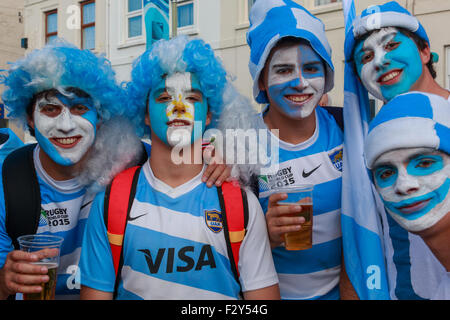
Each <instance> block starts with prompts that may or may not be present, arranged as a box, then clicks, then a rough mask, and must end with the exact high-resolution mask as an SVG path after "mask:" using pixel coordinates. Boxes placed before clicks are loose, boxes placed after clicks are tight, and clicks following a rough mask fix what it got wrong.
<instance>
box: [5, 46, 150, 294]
mask: <svg viewBox="0 0 450 320" xmlns="http://www.w3.org/2000/svg"><path fill="white" fill-rule="evenodd" d="M1 83H2V84H3V85H4V86H5V91H4V93H3V96H2V100H3V101H4V103H5V105H6V107H7V110H8V111H9V118H10V119H13V120H15V121H18V122H19V124H21V125H22V127H23V128H24V129H25V128H27V127H28V129H29V131H30V133H31V134H32V135H33V136H34V137H35V138H36V140H37V144H32V145H28V146H25V147H23V148H20V149H17V150H15V151H14V152H12V153H11V154H9V156H8V157H7V158H6V159H5V162H4V165H3V170H2V176H3V181H2V182H3V183H2V191H1V192H0V197H1V199H2V200H1V201H0V222H1V223H0V267H1V269H0V298H6V297H7V296H9V295H13V294H15V293H24V294H27V295H38V296H39V295H40V294H41V293H42V288H41V285H40V284H41V283H42V282H46V281H48V277H47V276H46V274H47V270H43V269H46V268H42V267H39V266H37V265H34V264H33V262H36V261H39V260H40V259H41V258H44V257H45V256H46V255H50V254H54V253H53V252H50V253H49V252H46V251H42V252H38V253H36V254H33V255H32V254H29V253H25V252H21V251H18V250H17V249H18V239H17V238H18V237H19V236H20V235H22V234H25V233H24V232H26V233H32V234H34V233H36V234H46V235H52V234H57V235H58V236H61V237H63V238H64V242H63V244H62V248H61V263H62V266H60V267H59V268H58V284H57V287H56V297H57V298H58V297H65V298H71V297H73V298H76V297H78V296H79V285H77V284H76V283H73V281H69V280H68V279H69V278H70V279H72V278H73V273H74V272H75V271H76V268H77V265H78V259H79V254H80V247H81V239H82V236H83V234H84V227H85V224H86V220H87V216H88V213H89V208H90V203H91V202H92V198H93V192H88V190H89V189H90V188H92V190H90V191H93V190H98V189H99V188H100V187H102V186H106V184H107V183H108V182H109V180H110V179H111V178H112V176H113V175H114V174H115V173H117V172H119V171H121V170H123V169H124V168H125V167H127V166H128V165H131V164H132V163H134V162H136V161H137V159H139V156H140V153H141V152H142V149H143V147H142V144H141V142H140V140H139V139H138V137H137V136H136V134H135V131H134V128H133V125H132V122H131V121H130V120H128V119H127V117H125V116H124V115H126V116H129V117H130V119H132V114H133V110H131V109H127V107H126V104H125V95H124V92H123V90H122V89H121V88H120V86H118V85H117V84H116V81H115V76H114V71H113V70H112V68H111V65H110V63H109V61H108V60H106V59H105V58H104V57H103V56H97V55H95V54H94V53H92V52H91V51H90V50H80V49H78V48H77V47H75V46H73V45H72V44H69V43H67V42H66V41H64V40H62V39H58V40H56V41H55V42H52V44H48V45H46V46H45V47H44V48H42V49H38V50H34V51H32V52H31V53H29V54H28V55H27V56H25V57H24V58H22V59H20V60H18V61H16V62H15V63H12V64H11V67H10V69H9V70H7V71H6V72H4V73H3V75H2V76H1ZM3 191H4V192H3ZM23 205H25V207H24V206H23ZM13 249H16V250H13ZM28 297H30V296H28Z"/></svg>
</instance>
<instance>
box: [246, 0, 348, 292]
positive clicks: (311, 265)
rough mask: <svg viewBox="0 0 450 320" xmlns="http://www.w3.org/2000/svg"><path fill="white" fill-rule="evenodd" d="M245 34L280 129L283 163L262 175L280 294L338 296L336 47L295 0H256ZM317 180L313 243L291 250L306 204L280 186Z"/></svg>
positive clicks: (258, 87)
mask: <svg viewBox="0 0 450 320" xmlns="http://www.w3.org/2000/svg"><path fill="white" fill-rule="evenodd" d="M250 24H251V25H250V28H249V31H248V34H247V40H248V43H249V46H250V50H251V53H250V63H249V67H250V72H251V75H252V77H253V81H254V85H253V94H254V97H255V99H256V101H257V102H259V103H263V104H267V106H266V108H265V110H264V111H263V119H264V122H265V124H266V126H267V128H268V129H279V137H277V138H276V137H273V138H274V139H278V142H279V161H278V165H279V166H278V170H276V171H275V172H272V173H269V174H264V175H260V176H259V199H260V203H261V205H262V207H263V210H264V212H265V213H266V221H267V225H268V230H269V234H270V241H271V246H272V248H273V252H272V253H273V257H274V261H275V267H276V269H277V272H278V277H279V280H280V291H281V297H282V299H339V280H340V272H341V259H342V257H341V256H342V244H341V228H340V213H341V175H342V151H343V149H342V148H343V147H342V131H341V129H340V128H339V126H338V124H337V122H336V121H335V119H334V117H333V116H332V115H331V114H329V113H328V112H327V111H326V110H325V109H323V108H322V107H319V106H318V104H319V101H320V99H321V98H322V96H323V95H324V94H325V93H327V92H329V91H330V90H331V89H332V88H333V76H334V68H333V64H332V62H331V48H330V46H329V44H328V41H327V38H326V35H325V31H324V25H323V23H322V22H321V21H320V20H319V19H317V18H316V17H314V16H313V15H311V14H310V13H309V12H308V11H307V10H306V9H304V8H303V7H301V6H300V5H298V4H296V3H295V2H293V1H290V0H270V1H257V2H256V3H255V4H254V5H253V7H252V10H251V12H250ZM301 184H313V185H314V191H313V198H314V203H313V215H314V219H313V221H314V222H313V236H312V241H313V245H312V248H310V249H307V250H301V251H288V250H286V249H285V247H284V243H283V235H284V233H286V232H291V231H296V230H299V229H300V228H301V224H302V223H303V222H304V218H303V217H286V216H284V215H286V214H290V213H295V212H298V211H300V210H301V207H297V206H288V207H281V206H278V205H277V202H278V201H279V200H282V199H285V197H286V195H285V194H283V193H275V194H274V189H276V188H277V187H281V186H290V185H293V186H295V185H301Z"/></svg>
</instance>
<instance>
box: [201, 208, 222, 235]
mask: <svg viewBox="0 0 450 320" xmlns="http://www.w3.org/2000/svg"><path fill="white" fill-rule="evenodd" d="M222 221H223V220H222V212H220V211H217V210H205V222H206V226H207V227H208V228H209V230H211V231H212V232H214V233H218V232H220V231H221V230H222V228H223V224H222Z"/></svg>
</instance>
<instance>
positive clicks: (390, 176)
mask: <svg viewBox="0 0 450 320" xmlns="http://www.w3.org/2000/svg"><path fill="white" fill-rule="evenodd" d="M373 173H374V180H375V186H376V188H377V190H378V192H379V193H380V196H381V198H382V199H383V202H384V204H385V207H386V209H387V211H388V212H389V214H390V215H391V216H392V217H393V218H394V219H395V220H396V221H397V222H398V223H399V224H400V225H401V226H402V227H403V228H405V229H407V230H409V231H413V232H418V231H422V230H425V229H428V228H430V227H432V226H433V225H434V224H436V223H437V222H438V221H439V220H441V219H442V218H443V217H444V216H445V215H446V214H447V213H448V212H449V211H450V195H449V189H450V156H449V155H447V154H445V153H443V152H435V151H433V150H432V149H428V148H410V149H399V150H393V151H390V152H387V153H385V154H383V155H382V156H380V157H379V158H378V159H377V161H376V162H375V164H374V170H373Z"/></svg>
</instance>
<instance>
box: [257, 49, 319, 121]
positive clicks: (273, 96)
mask: <svg viewBox="0 0 450 320" xmlns="http://www.w3.org/2000/svg"><path fill="white" fill-rule="evenodd" d="M266 74H267V76H266V78H267V83H266V84H265V87H266V88H268V89H267V94H268V97H269V101H270V105H271V106H273V107H275V108H277V109H278V110H280V111H281V112H282V113H283V114H285V115H286V116H288V117H290V118H293V119H300V118H306V117H308V116H309V115H310V114H311V113H312V112H313V111H314V109H315V107H316V106H317V105H318V103H319V101H320V99H321V98H322V96H323V94H324V91H325V66H324V64H323V61H322V59H321V58H320V56H319V55H318V54H317V53H316V52H315V51H314V50H313V49H312V48H311V46H309V45H307V44H292V45H286V46H281V47H279V48H277V49H276V50H275V52H274V53H273V55H272V58H271V59H270V62H269V65H268V71H266Z"/></svg>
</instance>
